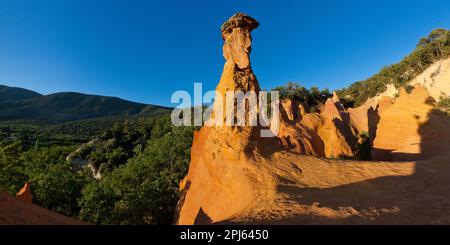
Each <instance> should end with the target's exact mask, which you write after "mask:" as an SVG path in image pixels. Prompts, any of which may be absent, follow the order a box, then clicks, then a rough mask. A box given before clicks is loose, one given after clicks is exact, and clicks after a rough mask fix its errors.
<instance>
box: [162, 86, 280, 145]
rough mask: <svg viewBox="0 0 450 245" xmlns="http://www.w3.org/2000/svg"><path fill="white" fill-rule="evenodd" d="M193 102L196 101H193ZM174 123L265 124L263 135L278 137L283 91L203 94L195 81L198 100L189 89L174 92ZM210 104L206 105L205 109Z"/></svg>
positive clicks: (212, 125)
mask: <svg viewBox="0 0 450 245" xmlns="http://www.w3.org/2000/svg"><path fill="white" fill-rule="evenodd" d="M192 102H193V103H192ZM171 103H174V104H178V105H177V106H176V107H175V108H174V109H173V111H172V115H171V121H172V124H173V125H174V126H210V127H214V126H217V127H223V126H225V127H235V126H250V127H257V126H260V127H261V137H275V136H277V135H278V130H279V122H280V121H279V120H280V112H279V104H280V98H279V92H278V91H271V92H270V116H269V110H268V107H269V106H268V104H269V98H268V92H267V91H260V92H259V93H256V92H255V91H248V92H245V93H244V92H242V91H226V92H225V93H224V94H222V93H220V92H217V91H208V92H206V93H205V94H203V90H202V83H194V100H193V101H192V97H191V95H190V94H189V92H187V91H183V90H179V91H176V92H174V93H173V94H172V98H171ZM205 107H206V108H205Z"/></svg>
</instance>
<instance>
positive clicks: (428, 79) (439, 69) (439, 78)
mask: <svg viewBox="0 0 450 245" xmlns="http://www.w3.org/2000/svg"><path fill="white" fill-rule="evenodd" d="M416 84H420V85H422V86H424V87H425V88H426V89H427V90H428V92H429V93H430V96H431V97H433V98H434V99H435V100H436V101H439V100H440V97H441V95H442V93H443V94H445V95H446V96H450V58H446V59H442V60H440V61H438V62H435V63H434V64H433V65H431V66H430V67H428V68H427V69H426V70H425V71H423V72H422V73H421V74H420V75H418V76H417V77H415V78H414V79H413V80H412V81H411V82H409V85H411V86H414V85H416Z"/></svg>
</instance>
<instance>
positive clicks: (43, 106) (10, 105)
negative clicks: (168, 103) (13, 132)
mask: <svg viewBox="0 0 450 245" xmlns="http://www.w3.org/2000/svg"><path fill="white" fill-rule="evenodd" d="M168 111H170V108H168V107H163V106H157V105H148V104H143V103H137V102H131V101H127V100H124V99H121V98H117V97H110V96H100V95H89V94H82V93H75V92H61V93H54V94H49V95H42V94H39V93H37V92H34V91H31V90H28V89H23V88H15V87H8V86H4V85H0V120H3V121H6V120H8V121H9V120H40V121H45V120H51V121H55V122H65V121H74V120H81V119H92V118H100V117H113V116H151V115H157V114H162V113H166V112H168Z"/></svg>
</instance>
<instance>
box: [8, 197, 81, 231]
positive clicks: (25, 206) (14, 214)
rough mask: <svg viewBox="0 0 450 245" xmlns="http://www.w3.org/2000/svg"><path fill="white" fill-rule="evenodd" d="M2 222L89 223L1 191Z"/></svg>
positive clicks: (39, 223) (26, 223)
mask: <svg viewBox="0 0 450 245" xmlns="http://www.w3.org/2000/svg"><path fill="white" fill-rule="evenodd" d="M0 224H3V225H8V224H10V225H88V224H89V223H86V222H83V221H80V220H76V219H73V218H70V217H67V216H64V215H61V214H58V213H55V212H52V211H50V210H48V209H45V208H42V207H39V206H38V205H35V204H30V203H27V202H25V201H23V200H21V199H19V198H16V197H13V196H11V195H9V194H7V193H4V192H0Z"/></svg>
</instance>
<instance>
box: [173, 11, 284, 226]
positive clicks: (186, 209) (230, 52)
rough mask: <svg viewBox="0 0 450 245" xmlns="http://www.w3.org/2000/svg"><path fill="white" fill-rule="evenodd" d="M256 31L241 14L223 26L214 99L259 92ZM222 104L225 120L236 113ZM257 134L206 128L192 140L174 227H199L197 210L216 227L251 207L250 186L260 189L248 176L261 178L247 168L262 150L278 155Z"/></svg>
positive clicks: (251, 129)
mask: <svg viewBox="0 0 450 245" xmlns="http://www.w3.org/2000/svg"><path fill="white" fill-rule="evenodd" d="M258 25H259V24H258V22H257V21H256V20H254V19H253V18H251V17H249V16H247V15H245V14H241V13H239V14H236V15H234V16H232V17H231V18H230V19H229V20H228V21H227V22H225V24H223V26H222V29H221V30H222V37H223V39H224V46H223V54H224V57H225V59H226V62H225V66H224V69H223V73H222V77H221V79H220V82H219V84H218V86H217V88H216V93H218V94H221V95H222V96H224V98H225V93H226V92H227V91H235V92H236V91H242V92H244V93H245V92H247V91H255V92H258V91H259V90H260V87H259V84H258V81H257V79H256V76H255V75H254V74H253V71H252V69H251V65H250V58H249V55H250V51H251V41H252V38H251V31H252V30H254V29H255V28H256V27H258ZM222 102H223V104H222V108H225V111H224V113H223V115H226V110H235V108H234V107H233V108H226V105H225V101H222ZM218 103H219V102H218V101H216V102H215V104H214V112H213V117H219V115H218V113H217V111H218V107H219V106H220V105H219V104H218ZM215 120H217V119H216V118H215ZM219 120H225V117H224V118H219ZM259 133H260V131H259V129H258V127H250V126H240V127H236V126H233V127H231V126H213V127H209V126H204V127H202V129H201V130H200V131H199V132H196V133H195V134H194V141H193V145H192V148H191V163H190V167H189V172H188V175H187V176H186V177H185V179H184V180H183V181H182V183H181V186H180V188H181V190H182V192H183V193H184V194H183V197H182V200H181V201H180V210H179V218H178V221H177V223H178V224H193V223H198V222H200V223H202V221H200V220H199V219H197V216H198V214H199V212H200V210H201V211H202V212H201V213H202V214H203V215H201V216H202V217H204V216H207V217H208V219H206V220H212V221H217V220H222V219H225V218H227V217H229V216H230V215H231V214H233V213H236V212H238V211H240V210H242V209H244V208H245V207H246V206H248V205H249V203H250V202H251V201H252V199H253V194H252V193H253V192H254V186H258V185H255V184H250V182H251V179H252V178H253V177H251V176H255V175H256V173H257V172H259V170H258V166H256V165H254V164H250V163H249V162H250V161H251V158H252V157H255V154H258V153H257V152H258V151H264V150H261V149H262V148H269V147H270V148H274V146H275V149H276V145H277V142H276V139H266V142H263V140H262V139H260V137H259ZM259 181H262V179H261V180H259ZM219 200H220V201H219ZM200 219H201V217H200Z"/></svg>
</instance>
